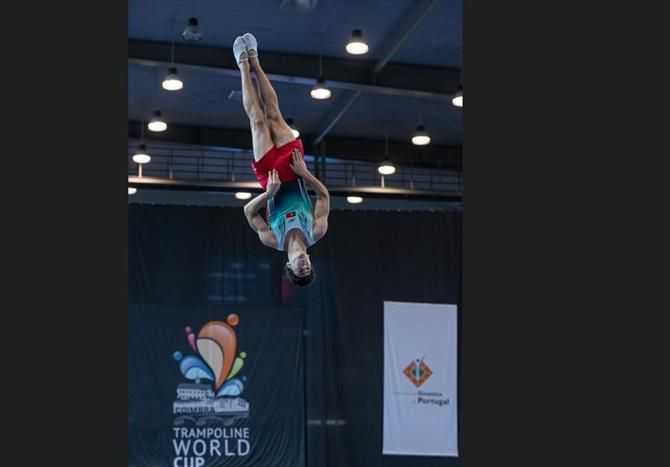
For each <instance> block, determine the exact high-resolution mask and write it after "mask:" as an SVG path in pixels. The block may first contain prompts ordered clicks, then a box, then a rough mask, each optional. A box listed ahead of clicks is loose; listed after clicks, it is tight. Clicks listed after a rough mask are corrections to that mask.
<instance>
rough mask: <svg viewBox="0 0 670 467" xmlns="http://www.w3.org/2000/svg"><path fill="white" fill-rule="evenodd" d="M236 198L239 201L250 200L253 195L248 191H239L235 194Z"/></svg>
mask: <svg viewBox="0 0 670 467" xmlns="http://www.w3.org/2000/svg"><path fill="white" fill-rule="evenodd" d="M235 198H237V199H249V198H251V193H249V192H248V191H238V192H237V193H235Z"/></svg>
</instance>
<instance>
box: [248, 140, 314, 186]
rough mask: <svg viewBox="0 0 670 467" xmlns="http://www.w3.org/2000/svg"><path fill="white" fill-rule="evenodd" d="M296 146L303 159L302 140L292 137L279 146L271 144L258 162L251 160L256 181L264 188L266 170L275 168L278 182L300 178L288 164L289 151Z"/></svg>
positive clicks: (289, 159) (266, 180)
mask: <svg viewBox="0 0 670 467" xmlns="http://www.w3.org/2000/svg"><path fill="white" fill-rule="evenodd" d="M296 148H297V149H298V151H300V155H301V156H302V158H303V159H304V158H305V150H304V149H303V148H302V141H301V140H300V139H294V140H293V141H291V142H290V143H286V144H285V145H283V146H281V147H276V146H272V148H270V150H269V151H268V152H266V153H265V155H263V157H262V158H261V160H259V161H258V162H256V161H255V160H252V161H251V168H252V169H253V171H254V173H255V174H256V179H257V180H258V183H260V184H261V186H262V187H263V189H264V190H265V188H266V187H267V184H268V172H270V171H271V170H272V169H275V170H276V171H277V172H278V173H279V181H280V182H287V181H289V180H295V179H296V178H300V177H298V176H297V175H296V174H295V172H293V169H291V166H290V165H289V164H290V163H291V152H292V151H293V150H294V149H296Z"/></svg>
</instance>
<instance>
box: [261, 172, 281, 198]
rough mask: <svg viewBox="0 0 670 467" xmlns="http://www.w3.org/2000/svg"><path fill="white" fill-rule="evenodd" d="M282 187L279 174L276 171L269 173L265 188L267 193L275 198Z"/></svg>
mask: <svg viewBox="0 0 670 467" xmlns="http://www.w3.org/2000/svg"><path fill="white" fill-rule="evenodd" d="M280 186H281V181H280V180H279V172H277V171H276V170H271V171H270V172H268V184H267V186H266V188H265V192H266V193H267V194H268V195H269V196H274V195H275V194H277V191H279V187H280Z"/></svg>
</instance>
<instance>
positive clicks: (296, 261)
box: [286, 251, 316, 287]
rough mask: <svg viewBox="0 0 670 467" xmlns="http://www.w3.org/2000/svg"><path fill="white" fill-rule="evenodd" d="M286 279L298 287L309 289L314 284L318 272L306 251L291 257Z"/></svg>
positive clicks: (287, 265) (287, 264)
mask: <svg viewBox="0 0 670 467" xmlns="http://www.w3.org/2000/svg"><path fill="white" fill-rule="evenodd" d="M286 277H288V280H289V281H290V282H291V284H293V285H295V286H296V287H307V286H308V285H310V284H311V283H312V282H314V279H316V271H314V267H313V265H312V262H311V261H310V259H309V255H308V254H307V253H306V252H305V251H301V252H299V253H297V254H295V255H289V258H288V262H287V263H286Z"/></svg>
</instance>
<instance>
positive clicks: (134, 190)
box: [128, 186, 137, 195]
mask: <svg viewBox="0 0 670 467" xmlns="http://www.w3.org/2000/svg"><path fill="white" fill-rule="evenodd" d="M135 193H137V188H135V187H134V186H129V187H128V195H134V194H135Z"/></svg>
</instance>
